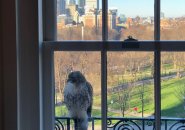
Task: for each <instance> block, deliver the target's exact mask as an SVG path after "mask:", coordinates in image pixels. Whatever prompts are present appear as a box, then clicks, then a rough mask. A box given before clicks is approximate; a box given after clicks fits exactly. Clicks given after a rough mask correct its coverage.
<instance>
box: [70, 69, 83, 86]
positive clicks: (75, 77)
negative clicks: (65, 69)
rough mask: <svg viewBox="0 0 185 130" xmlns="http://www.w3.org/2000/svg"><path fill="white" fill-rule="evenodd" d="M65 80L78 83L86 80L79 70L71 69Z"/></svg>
mask: <svg viewBox="0 0 185 130" xmlns="http://www.w3.org/2000/svg"><path fill="white" fill-rule="evenodd" d="M67 82H71V83H75V84H80V83H84V82H86V79H85V77H84V76H83V74H82V73H81V72H80V71H73V72H71V73H70V74H69V75H68V79H67Z"/></svg>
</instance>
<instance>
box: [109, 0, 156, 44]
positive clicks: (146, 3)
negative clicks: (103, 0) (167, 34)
mask: <svg viewBox="0 0 185 130" xmlns="http://www.w3.org/2000/svg"><path fill="white" fill-rule="evenodd" d="M108 2H109V3H108V4H109V7H108V8H109V9H108V27H109V32H108V36H109V40H121V41H122V40H125V39H127V37H128V36H129V35H130V36H132V37H133V38H135V39H138V40H154V0H109V1H108Z"/></svg>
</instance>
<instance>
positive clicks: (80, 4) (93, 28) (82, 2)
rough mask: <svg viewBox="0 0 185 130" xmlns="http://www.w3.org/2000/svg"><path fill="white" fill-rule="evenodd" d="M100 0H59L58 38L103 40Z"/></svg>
mask: <svg viewBox="0 0 185 130" xmlns="http://www.w3.org/2000/svg"><path fill="white" fill-rule="evenodd" d="M100 4H101V1H100V2H99V0H57V31H58V33H57V34H58V40H101V39H102V29H101V23H102V18H101V17H102V14H101V11H100V9H99V7H100Z"/></svg>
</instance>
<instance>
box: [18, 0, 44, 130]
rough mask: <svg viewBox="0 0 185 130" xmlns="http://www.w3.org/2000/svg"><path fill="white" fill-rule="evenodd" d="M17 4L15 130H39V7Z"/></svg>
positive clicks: (32, 2)
mask: <svg viewBox="0 0 185 130" xmlns="http://www.w3.org/2000/svg"><path fill="white" fill-rule="evenodd" d="M39 2H40V0H39ZM18 3H19V4H18V8H17V11H18V17H17V19H18V24H17V25H18V26H17V29H18V30H17V32H18V34H17V36H18V77H19V79H18V80H19V88H18V93H19V97H18V108H19V110H18V115H19V130H43V129H41V120H40V118H41V117H40V115H41V113H40V106H41V103H40V86H41V77H40V72H41V70H40V59H39V57H40V56H41V52H40V50H41V47H42V46H40V45H39V35H41V33H39V24H38V22H39V16H38V15H39V13H38V7H39V5H38V0H18Z"/></svg>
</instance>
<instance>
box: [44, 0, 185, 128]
mask: <svg viewBox="0 0 185 130" xmlns="http://www.w3.org/2000/svg"><path fill="white" fill-rule="evenodd" d="M57 2H58V7H57V6H55V4H54V3H55V2H53V1H50V0H47V1H46V5H47V10H46V15H45V18H46V24H45V27H46V28H45V35H46V38H47V39H48V40H46V41H45V42H44V46H45V50H44V52H45V91H44V94H45V95H47V96H46V100H45V105H44V106H45V107H46V110H45V115H46V118H47V119H48V120H47V123H45V124H46V128H50V129H53V128H54V121H55V119H54V117H55V112H56V113H58V112H57V107H56V111H55V103H56V104H58V103H59V104H60V101H59V100H62V99H61V98H60V96H58V95H59V94H60V93H59V91H61V90H59V89H58V87H54V86H57V85H59V80H57V78H59V76H60V74H59V71H58V70H57V69H59V68H60V67H61V70H63V71H65V70H66V71H65V72H67V71H68V70H69V71H70V69H72V70H75V69H76V70H80V71H85V72H87V73H88V75H87V77H88V76H89V75H90V74H92V72H88V71H93V72H95V73H94V75H93V76H92V77H93V78H94V80H95V78H97V79H101V80H99V81H97V82H98V83H94V84H95V85H94V86H96V85H97V86H98V85H100V86H101V89H99V91H98V92H97V93H99V97H98V96H97V97H95V98H96V99H97V101H96V103H97V104H98V105H99V107H100V108H101V112H100V114H99V116H100V117H99V118H97V120H101V123H99V124H101V126H100V129H102V130H105V129H107V128H110V127H114V128H117V127H121V126H122V127H121V128H125V127H124V123H125V122H124V121H130V123H131V124H132V125H131V126H134V125H135V126H134V128H135V129H144V128H145V129H153V127H155V129H157V130H160V129H165V130H167V129H169V128H171V129H173V128H174V127H179V125H178V126H176V124H178V123H180V121H182V120H183V119H181V118H179V119H178V120H175V119H172V118H170V119H167V118H164V117H163V116H165V117H166V116H169V117H171V115H168V114H169V113H170V112H174V111H173V110H175V109H176V108H172V109H171V111H168V113H167V114H166V111H167V109H169V108H170V107H173V106H174V105H172V104H170V103H168V104H165V103H166V102H167V100H168V99H169V100H170V97H169V96H167V95H168V93H167V90H168V91H169V93H170V94H171V93H173V91H175V90H176V88H174V86H170V83H171V84H176V85H179V86H180V87H179V89H177V90H176V92H177V94H176V95H178V92H179V90H181V89H182V88H183V87H181V86H183V76H184V68H183V66H184V65H183V63H182V62H179V60H177V58H180V57H183V58H184V54H183V51H185V41H184V38H185V36H184V30H183V28H182V27H183V26H185V25H184V21H185V19H184V16H183V15H184V14H183V13H182V12H184V11H183V8H179V10H180V13H179V12H176V10H174V11H173V12H172V14H167V13H170V12H168V10H169V9H170V6H172V5H176V7H178V4H179V5H183V2H182V1H181V0H178V1H175V3H173V2H171V1H170V2H169V1H166V0H161V1H160V0H148V1H147V2H146V1H144V0H140V1H139V2H138V0H132V1H128V0H122V1H120V0H114V1H112V0H109V1H106V0H103V1H102V2H100V1H99V0H97V1H95V3H94V4H92V3H91V4H89V5H88V2H90V1H88V0H86V2H87V3H86V4H87V5H86V6H84V4H83V1H82V0H81V1H79V3H77V1H76V2H75V1H68V3H66V4H68V5H66V6H65V7H66V9H64V7H63V4H64V3H63V4H62V3H60V2H62V0H58V1H57ZM91 2H92V1H91ZM116 3H117V4H116ZM77 4H78V7H77ZM92 5H93V7H90V6H92ZM120 5H121V7H122V6H124V5H125V8H124V9H122V8H120V7H119V6H120ZM146 5H147V6H146ZM160 5H161V6H160ZM56 10H57V11H56ZM163 11H164V12H163ZM55 12H57V15H56V13H55ZM165 14H167V15H165ZM53 16H56V17H53ZM118 16H119V17H118ZM90 22H91V24H89V23H90ZM177 33H178V34H179V35H177ZM128 36H130V37H129V39H127V38H128ZM56 37H57V38H56ZM125 39H127V40H125ZM163 40H166V41H163ZM172 40H173V41H172ZM174 40H175V41H174ZM179 51H182V53H180V52H179ZM62 57H65V59H64V58H62ZM93 58H94V59H93ZM76 60H78V62H79V61H80V65H79V64H78V63H76V65H75V63H74V62H76ZM92 61H94V63H95V64H94V65H95V66H96V67H94V68H93V69H95V70H88V68H90V67H89V66H90V65H92V63H91V62H92ZM175 61H177V62H175ZM67 62H69V63H67ZM59 63H60V64H59ZM57 65H59V66H57ZM71 65H75V66H73V67H71ZM65 66H66V68H62V67H65ZM173 66H176V68H175V69H173ZM74 68H75V69H74ZM85 69H86V70H85ZM87 70H88V71H87ZM54 72H55V73H54ZM65 72H64V73H65ZM65 74H67V73H65ZM175 74H178V75H177V76H180V77H181V76H182V79H179V80H176V79H174V75H175ZM92 77H91V78H92ZM100 77H101V78H100ZM54 78H55V79H54ZM89 79H90V78H89ZM64 81H65V78H63V80H62V82H64ZM91 82H93V80H92V79H91ZM124 85H125V86H126V89H124ZM129 86H132V87H129ZM168 88H169V89H168ZM131 89H133V90H131ZM130 91H132V92H133V93H137V94H135V95H134V96H132V97H133V98H132V100H131V101H130V102H128V104H130V105H129V107H130V108H129V110H132V112H130V113H133V114H134V117H136V116H135V115H138V116H137V117H144V118H141V119H142V120H139V121H138V118H133V116H132V118H131V116H129V114H125V110H124V111H123V109H128V106H126V107H125V108H123V107H120V106H119V105H120V104H121V103H123V99H124V101H125V100H127V99H125V97H124V96H123V95H124V93H126V94H129V92H130ZM119 92H120V93H119ZM131 95H132V94H131ZM149 95H150V96H149ZM152 95H153V96H152ZM129 96H130V95H126V97H129ZM61 97H62V96H61ZM138 98H139V99H138ZM171 99H173V100H174V102H176V101H177V102H176V107H178V105H182V104H181V103H182V101H180V100H178V97H175V96H174V95H173V96H172V97H171ZM183 99H184V98H183ZM128 100H130V99H128ZM143 102H144V103H148V104H150V105H147V108H144V107H143V106H144V105H143ZM96 103H95V104H96ZM97 104H96V105H97ZM137 104H138V105H137ZM118 109H121V110H122V115H121V114H119V115H117V116H124V118H112V117H113V116H112V115H116V114H115V113H116V112H114V110H118ZM145 109H146V110H145ZM182 109H183V108H179V110H180V111H182ZM143 110H145V112H146V113H143ZM54 111H55V112H54ZM141 111H142V112H141ZM127 112H128V111H127ZM97 113H98V112H97ZM119 113H120V112H119ZM145 114H149V116H150V117H145ZM63 115H65V112H64V113H63ZM125 117H126V118H125ZM173 117H182V116H178V115H177V114H176V115H175V114H174V115H173ZM116 121H117V122H116ZM178 121H179V122H178ZM135 122H140V123H138V124H137V123H135ZM154 122H155V123H154ZM163 122H164V123H163ZM169 122H174V123H173V124H171V123H170V124H168V123H169ZM68 123H69V122H68ZM112 123H115V124H116V125H115V124H112ZM119 123H120V124H119ZM148 123H149V124H150V123H151V125H148ZM141 124H142V125H141ZM92 125H93V123H92ZM150 126H151V127H150ZM180 126H182V127H184V125H183V124H181V125H180ZM67 127H68V128H69V124H68V125H67ZM149 127H150V128H149ZM92 129H93V127H92Z"/></svg>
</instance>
